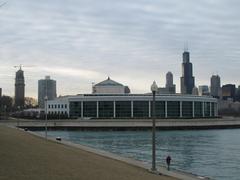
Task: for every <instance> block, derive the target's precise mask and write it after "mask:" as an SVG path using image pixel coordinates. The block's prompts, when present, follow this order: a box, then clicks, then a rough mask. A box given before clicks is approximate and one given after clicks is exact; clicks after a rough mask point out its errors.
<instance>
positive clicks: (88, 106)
mask: <svg viewBox="0 0 240 180" xmlns="http://www.w3.org/2000/svg"><path fill="white" fill-rule="evenodd" d="M83 117H97V102H96V101H86V102H83Z"/></svg>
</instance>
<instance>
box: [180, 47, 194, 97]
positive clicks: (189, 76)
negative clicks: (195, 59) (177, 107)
mask: <svg viewBox="0 0 240 180" xmlns="http://www.w3.org/2000/svg"><path fill="white" fill-rule="evenodd" d="M192 69H193V68H192V63H190V54H189V52H187V51H184V52H183V63H182V77H181V93H182V94H192V90H193V88H194V86H195V80H194V77H193V70H192Z"/></svg>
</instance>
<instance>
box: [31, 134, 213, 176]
mask: <svg viewBox="0 0 240 180" xmlns="http://www.w3.org/2000/svg"><path fill="white" fill-rule="evenodd" d="M27 132H28V133H30V134H32V135H34V136H37V137H40V138H43V139H45V137H44V135H43V134H39V133H36V132H33V131H27ZM47 140H49V141H52V142H55V143H60V144H63V145H66V146H70V147H74V148H78V149H81V150H84V151H87V152H90V153H94V154H97V155H100V156H103V157H106V158H110V159H114V160H117V161H121V162H124V163H127V164H129V165H132V166H136V167H140V168H143V169H145V170H146V171H148V172H149V173H153V172H151V170H150V169H151V165H149V164H147V163H146V162H143V161H139V160H136V159H132V158H128V157H123V156H119V155H117V154H114V153H111V152H107V151H104V150H100V149H95V148H92V147H89V146H86V145H82V144H77V143H73V142H70V141H66V140H63V139H61V141H59V140H56V139H55V138H54V137H50V136H48V137H47ZM157 171H158V173H160V174H161V175H164V176H169V177H174V178H177V179H180V180H199V179H207V180H211V178H209V177H205V176H201V175H196V174H193V173H190V172H185V171H181V170H177V169H173V170H170V171H168V170H167V168H166V167H165V166H163V165H161V166H157Z"/></svg>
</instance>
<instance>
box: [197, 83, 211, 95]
mask: <svg viewBox="0 0 240 180" xmlns="http://www.w3.org/2000/svg"><path fill="white" fill-rule="evenodd" d="M198 94H199V96H209V95H210V93H209V88H208V86H207V85H202V86H199V87H198Z"/></svg>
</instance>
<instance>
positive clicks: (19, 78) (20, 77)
mask: <svg viewBox="0 0 240 180" xmlns="http://www.w3.org/2000/svg"><path fill="white" fill-rule="evenodd" d="M24 98H25V82H24V72H23V71H22V68H21V67H20V69H19V70H18V71H17V72H16V78H15V107H17V108H24Z"/></svg>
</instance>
